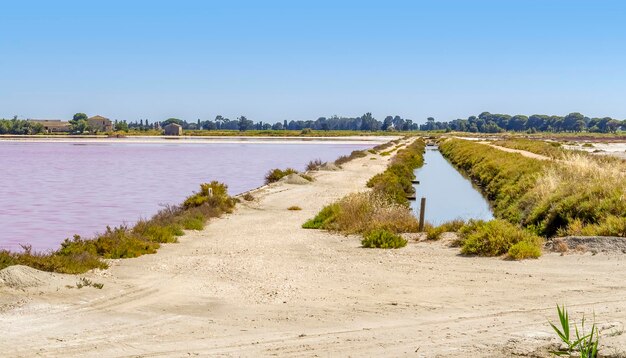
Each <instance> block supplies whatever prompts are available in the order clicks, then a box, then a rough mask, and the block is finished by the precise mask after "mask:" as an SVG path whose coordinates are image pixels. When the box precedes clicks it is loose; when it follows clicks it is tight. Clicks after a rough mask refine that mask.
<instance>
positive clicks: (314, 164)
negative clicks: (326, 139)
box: [306, 159, 324, 171]
mask: <svg viewBox="0 0 626 358" xmlns="http://www.w3.org/2000/svg"><path fill="white" fill-rule="evenodd" d="M323 164H324V163H323V162H322V160H321V159H315V160H311V161H310V162H309V163H308V164H307V165H306V170H307V171H313V170H319V169H320V167H321V166H322V165H323Z"/></svg>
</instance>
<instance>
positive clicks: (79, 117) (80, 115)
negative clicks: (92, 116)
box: [72, 113, 88, 121]
mask: <svg viewBox="0 0 626 358" xmlns="http://www.w3.org/2000/svg"><path fill="white" fill-rule="evenodd" d="M87 118H88V117H87V115H86V114H85V113H76V114H74V117H72V120H74V121H80V120H83V119H84V120H87Z"/></svg>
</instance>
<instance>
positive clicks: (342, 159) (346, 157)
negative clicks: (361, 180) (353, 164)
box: [335, 150, 367, 166]
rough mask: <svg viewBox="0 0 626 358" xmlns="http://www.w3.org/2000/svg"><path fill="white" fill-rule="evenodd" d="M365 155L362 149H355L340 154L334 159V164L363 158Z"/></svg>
mask: <svg viewBox="0 0 626 358" xmlns="http://www.w3.org/2000/svg"><path fill="white" fill-rule="evenodd" d="M366 156H367V152H365V151H362V150H355V151H353V152H352V153H350V155H342V156H341V157H339V158H337V159H336V160H335V164H336V165H339V166H341V165H342V164H346V163H347V162H349V161H351V160H353V159H356V158H363V157H366Z"/></svg>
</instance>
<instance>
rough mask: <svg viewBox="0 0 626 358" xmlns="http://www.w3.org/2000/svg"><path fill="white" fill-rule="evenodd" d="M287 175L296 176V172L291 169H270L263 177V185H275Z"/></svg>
mask: <svg viewBox="0 0 626 358" xmlns="http://www.w3.org/2000/svg"><path fill="white" fill-rule="evenodd" d="M289 174H298V171H297V170H295V169H293V168H287V169H285V170H281V169H272V170H270V171H269V172H267V174H266V175H265V184H270V183H275V182H277V181H279V180H280V179H282V178H284V177H286V176H287V175H289Z"/></svg>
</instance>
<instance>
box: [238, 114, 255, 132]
mask: <svg viewBox="0 0 626 358" xmlns="http://www.w3.org/2000/svg"><path fill="white" fill-rule="evenodd" d="M237 120H238V121H239V123H238V124H239V131H240V132H245V131H247V130H248V129H250V127H252V125H253V123H252V121H251V120H249V119H248V118H246V116H241V117H239V118H237Z"/></svg>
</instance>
